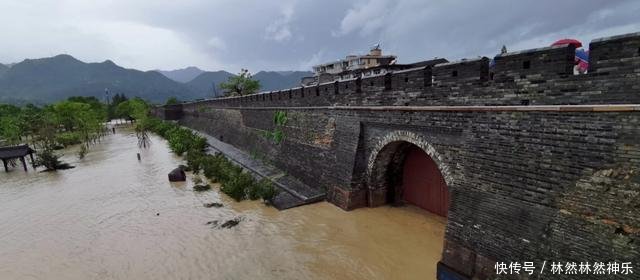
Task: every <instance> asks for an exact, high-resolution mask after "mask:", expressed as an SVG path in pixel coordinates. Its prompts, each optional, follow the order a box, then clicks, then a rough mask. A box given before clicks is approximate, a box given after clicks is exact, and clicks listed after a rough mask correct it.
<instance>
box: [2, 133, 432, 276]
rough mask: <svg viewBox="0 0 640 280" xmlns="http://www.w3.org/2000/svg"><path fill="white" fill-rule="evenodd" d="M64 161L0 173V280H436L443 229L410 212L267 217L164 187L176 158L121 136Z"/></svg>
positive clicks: (162, 145)
mask: <svg viewBox="0 0 640 280" xmlns="http://www.w3.org/2000/svg"><path fill="white" fill-rule="evenodd" d="M137 152H140V153H141V156H142V161H141V162H138V160H137V158H136V153H137ZM66 154H67V156H65V157H64V160H65V161H67V162H70V163H72V164H73V165H75V166H76V168H74V169H70V170H65V171H59V172H53V173H42V172H33V171H32V170H31V169H30V171H29V172H28V173H25V172H24V171H23V170H22V169H21V168H14V169H13V170H12V171H11V172H9V173H5V172H4V171H3V170H0V171H1V172H0V279H83V280H84V279H435V266H436V262H437V261H438V260H439V259H440V256H441V252H442V240H443V235H444V223H445V221H444V219H443V218H440V217H437V216H434V215H431V214H429V213H427V212H425V211H422V210H420V209H417V208H415V207H410V206H409V207H400V208H392V207H379V208H374V209H358V210H355V211H351V212H345V211H343V210H341V209H339V208H337V207H335V206H333V205H331V204H329V203H326V202H323V203H317V204H314V205H309V206H304V207H299V208H295V209H289V210H285V211H277V210H276V209H274V208H272V207H267V206H264V205H262V204H261V203H260V202H257V201H246V202H240V203H237V202H234V201H232V200H231V199H229V198H228V197H226V196H225V195H223V194H221V193H219V192H218V190H217V188H214V189H213V190H212V191H208V192H202V193H197V192H194V191H193V189H192V186H193V183H192V182H190V181H189V182H186V183H180V184H175V183H169V182H168V181H167V173H168V172H169V171H170V170H171V169H173V168H174V167H176V166H177V165H178V164H180V163H182V159H181V158H179V157H177V156H175V155H172V154H171V153H170V151H169V150H168V148H167V145H166V142H165V141H164V140H162V139H160V138H158V137H152V145H151V147H150V148H149V149H147V150H143V151H139V149H138V147H137V146H136V138H135V136H134V135H133V134H131V133H128V132H122V131H121V132H118V134H116V135H111V136H108V137H107V138H106V139H104V140H103V141H102V142H101V143H100V144H98V145H96V146H94V147H92V149H91V150H90V152H89V154H88V155H87V156H86V158H84V159H83V160H78V159H77V157H76V156H75V152H74V151H73V150H71V151H66ZM190 177H191V176H190ZM210 202H221V203H223V204H224V207H222V208H205V207H203V204H204V203H210ZM237 217H240V218H241V219H242V221H241V222H240V224H238V225H237V226H236V227H233V228H216V227H213V226H211V225H207V222H209V221H213V220H219V221H226V220H229V219H233V218H237Z"/></svg>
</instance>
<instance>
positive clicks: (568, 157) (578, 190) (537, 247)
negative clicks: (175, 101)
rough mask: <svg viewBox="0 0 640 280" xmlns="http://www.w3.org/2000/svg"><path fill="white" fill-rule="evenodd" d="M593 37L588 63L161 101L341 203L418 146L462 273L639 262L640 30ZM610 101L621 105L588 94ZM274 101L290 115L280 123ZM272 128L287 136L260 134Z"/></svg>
mask: <svg viewBox="0 0 640 280" xmlns="http://www.w3.org/2000/svg"><path fill="white" fill-rule="evenodd" d="M590 46H591V56H592V59H591V68H590V73H589V74H586V75H577V76H574V75H572V73H570V72H569V69H568V68H569V67H570V66H571V65H570V64H569V63H568V62H569V58H568V56H569V55H572V54H573V51H574V50H573V49H572V48H571V47H570V46H561V47H553V48H544V49H537V50H532V51H525V52H518V53H510V54H506V55H502V56H499V57H498V58H496V65H495V67H493V68H492V69H489V67H488V64H487V63H488V61H487V59H486V58H481V59H477V60H468V61H463V62H457V63H447V64H441V65H437V66H435V67H433V68H424V69H413V70H405V71H399V72H396V73H393V74H391V75H386V76H382V77H374V78H370V79H361V80H360V79H358V80H352V81H345V82H338V83H332V84H324V85H320V86H318V87H312V88H304V89H293V90H291V91H288V90H287V91H281V92H277V93H275V92H274V93H269V94H261V95H253V96H245V97H239V98H224V99H216V100H209V101H202V102H193V103H185V104H182V105H178V106H172V107H166V108H159V109H157V111H156V112H155V113H156V114H158V115H160V116H164V117H166V118H168V119H177V120H179V122H180V123H181V124H183V125H185V126H188V127H191V128H194V129H198V130H200V131H203V132H206V133H208V134H210V135H212V136H215V137H217V138H218V139H220V140H223V141H225V142H228V143H231V144H233V145H234V146H236V147H237V148H239V149H242V150H244V151H246V152H248V153H251V154H253V155H255V156H256V157H257V158H260V159H263V160H265V161H268V162H270V163H271V164H273V165H274V166H276V167H278V168H280V169H282V170H284V171H286V172H287V173H288V174H290V175H292V176H294V177H296V178H298V179H299V180H300V181H302V182H304V183H305V184H307V185H309V186H311V187H315V188H321V189H325V190H326V191H327V193H328V195H327V200H329V201H330V202H332V203H334V204H336V205H337V206H339V207H341V208H343V209H347V210H349V209H354V208H358V207H365V206H370V207H374V206H378V205H381V204H384V203H385V202H386V201H385V193H386V192H387V191H389V190H388V188H389V185H388V182H387V181H385V180H388V178H386V177H385V175H381V174H382V173H385V174H386V170H380V169H379V167H380V166H381V168H384V167H385V166H387V165H388V166H391V165H392V164H391V163H382V164H381V163H379V161H380V159H382V158H389V160H392V159H390V158H391V157H390V155H386V154H385V153H391V152H395V151H393V150H392V151H388V150H387V149H386V148H385V147H388V146H389V145H390V144H392V143H396V142H400V141H402V142H408V143H411V144H414V145H416V146H419V147H420V148H422V149H423V150H425V151H426V153H427V154H428V155H429V156H430V157H431V158H432V159H433V160H434V161H435V162H436V164H437V165H438V167H439V169H440V170H441V171H442V174H443V176H444V177H445V181H446V183H447V186H448V188H449V192H450V198H451V201H450V207H449V211H448V220H447V227H446V236H445V239H446V241H445V249H444V252H443V257H442V261H441V263H442V264H443V265H444V266H446V267H447V268H449V269H451V270H453V271H456V272H458V273H460V274H461V275H463V276H464V277H468V278H471V277H477V278H478V279H484V278H487V277H490V275H492V274H493V273H494V271H493V266H494V265H495V261H505V262H509V261H519V262H524V261H534V262H539V263H541V262H542V261H544V260H546V261H563V262H566V261H574V262H578V263H579V262H581V261H592V262H593V261H603V262H607V261H620V262H622V261H627V262H628V261H631V262H633V263H635V264H638V263H640V257H639V256H640V203H639V201H640V199H639V197H638V195H639V194H640V168H639V165H640V141H639V140H638V139H640V106H639V105H633V103H636V104H637V103H640V102H638V101H637V99H638V98H639V97H638V96H639V92H638V89H640V88H639V87H638V86H639V83H638V81H639V78H640V34H632V35H623V36H617V37H611V38H608V39H602V40H595V41H593V42H592V43H591V45H590ZM571 59H573V57H571ZM526 61H528V63H525V62H526ZM525 64H526V66H527V68H526V69H520V67H518V66H525ZM485 65H486V67H485ZM454 71H456V72H455V75H454V74H453V73H454ZM523 100H528V101H526V102H524V101H523ZM609 103H610V104H618V105H594V104H609ZM523 104H538V105H542V104H544V105H550V104H551V105H554V106H524V105H523ZM559 104H569V105H564V106H555V105H559ZM571 104H578V105H580V106H575V105H571ZM381 105H383V106H381ZM407 105H408V106H407ZM423 105H424V106H423ZM440 105H441V106H440ZM468 105H472V106H468ZM476 105H477V106H476ZM489 105H519V106H489ZM276 112H285V113H286V115H287V122H286V124H284V125H282V126H281V127H279V128H277V127H276V124H274V122H273V116H274V114H276ZM275 129H281V130H282V132H283V134H284V140H283V141H281V142H276V141H274V140H273V139H271V138H270V137H268V136H267V135H268V132H270V131H274V130H275ZM385 164H386V165H385ZM562 277H565V276H558V277H556V278H557V279H562ZM609 277H610V278H608V279H624V278H623V277H622V276H620V275H619V276H613V275H611V276H609ZM616 277H619V278H616ZM556 278H554V279H556ZM567 279H573V278H567ZM581 279H589V276H584V275H583V277H582V278H581Z"/></svg>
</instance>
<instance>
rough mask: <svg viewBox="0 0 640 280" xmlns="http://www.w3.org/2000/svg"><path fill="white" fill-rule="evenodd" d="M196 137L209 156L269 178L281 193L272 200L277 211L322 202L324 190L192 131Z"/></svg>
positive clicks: (255, 175)
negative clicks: (203, 141) (204, 143)
mask: <svg viewBox="0 0 640 280" xmlns="http://www.w3.org/2000/svg"><path fill="white" fill-rule="evenodd" d="M193 131H194V132H195V133H197V134H198V135H200V136H202V137H204V138H206V139H207V142H208V144H209V147H210V148H211V151H209V153H210V154H213V153H216V152H219V153H222V154H223V155H225V156H226V157H227V158H229V159H231V160H232V161H234V162H235V163H236V164H238V165H240V166H242V167H243V168H244V169H246V170H248V171H249V172H251V173H252V175H254V177H256V178H257V179H261V178H269V179H270V180H271V182H273V184H274V185H275V186H276V187H278V188H279V189H280V190H281V191H280V193H279V194H278V196H276V198H274V199H273V206H275V207H276V208H277V209H278V210H284V209H288V208H292V207H296V206H301V205H305V204H310V203H314V202H318V201H322V200H324V198H325V196H326V193H325V191H324V190H316V189H314V188H311V187H309V186H307V185H305V184H303V183H302V182H300V181H298V180H297V179H295V178H293V177H292V176H290V175H287V174H286V173H285V172H283V171H281V170H279V169H277V168H275V167H273V166H271V165H268V164H265V163H263V162H261V161H259V160H256V159H254V158H252V157H251V156H250V155H249V154H247V153H245V152H243V151H241V150H239V149H237V148H236V147H234V146H232V145H230V144H227V143H224V142H222V141H220V140H218V139H216V138H215V137H212V136H210V135H208V134H206V133H202V132H200V131H197V130H193Z"/></svg>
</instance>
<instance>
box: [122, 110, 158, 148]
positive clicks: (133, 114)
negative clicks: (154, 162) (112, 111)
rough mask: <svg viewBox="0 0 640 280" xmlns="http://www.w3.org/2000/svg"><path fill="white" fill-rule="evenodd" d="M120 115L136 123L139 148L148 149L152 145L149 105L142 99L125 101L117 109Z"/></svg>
mask: <svg viewBox="0 0 640 280" xmlns="http://www.w3.org/2000/svg"><path fill="white" fill-rule="evenodd" d="M116 112H117V114H118V115H121V116H123V117H126V118H129V119H133V120H135V121H136V125H135V131H136V137H137V138H138V146H139V147H140V148H146V147H147V146H149V144H150V143H151V140H150V139H149V133H148V131H149V125H150V119H149V104H147V102H145V101H144V100H142V99H140V98H133V99H129V100H127V101H124V102H122V103H120V104H119V105H118V107H117V108H116Z"/></svg>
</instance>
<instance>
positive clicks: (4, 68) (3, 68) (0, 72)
mask: <svg viewBox="0 0 640 280" xmlns="http://www.w3.org/2000/svg"><path fill="white" fill-rule="evenodd" d="M7 71H9V66H6V65H4V64H2V63H0V77H2V75H4V73H7Z"/></svg>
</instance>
